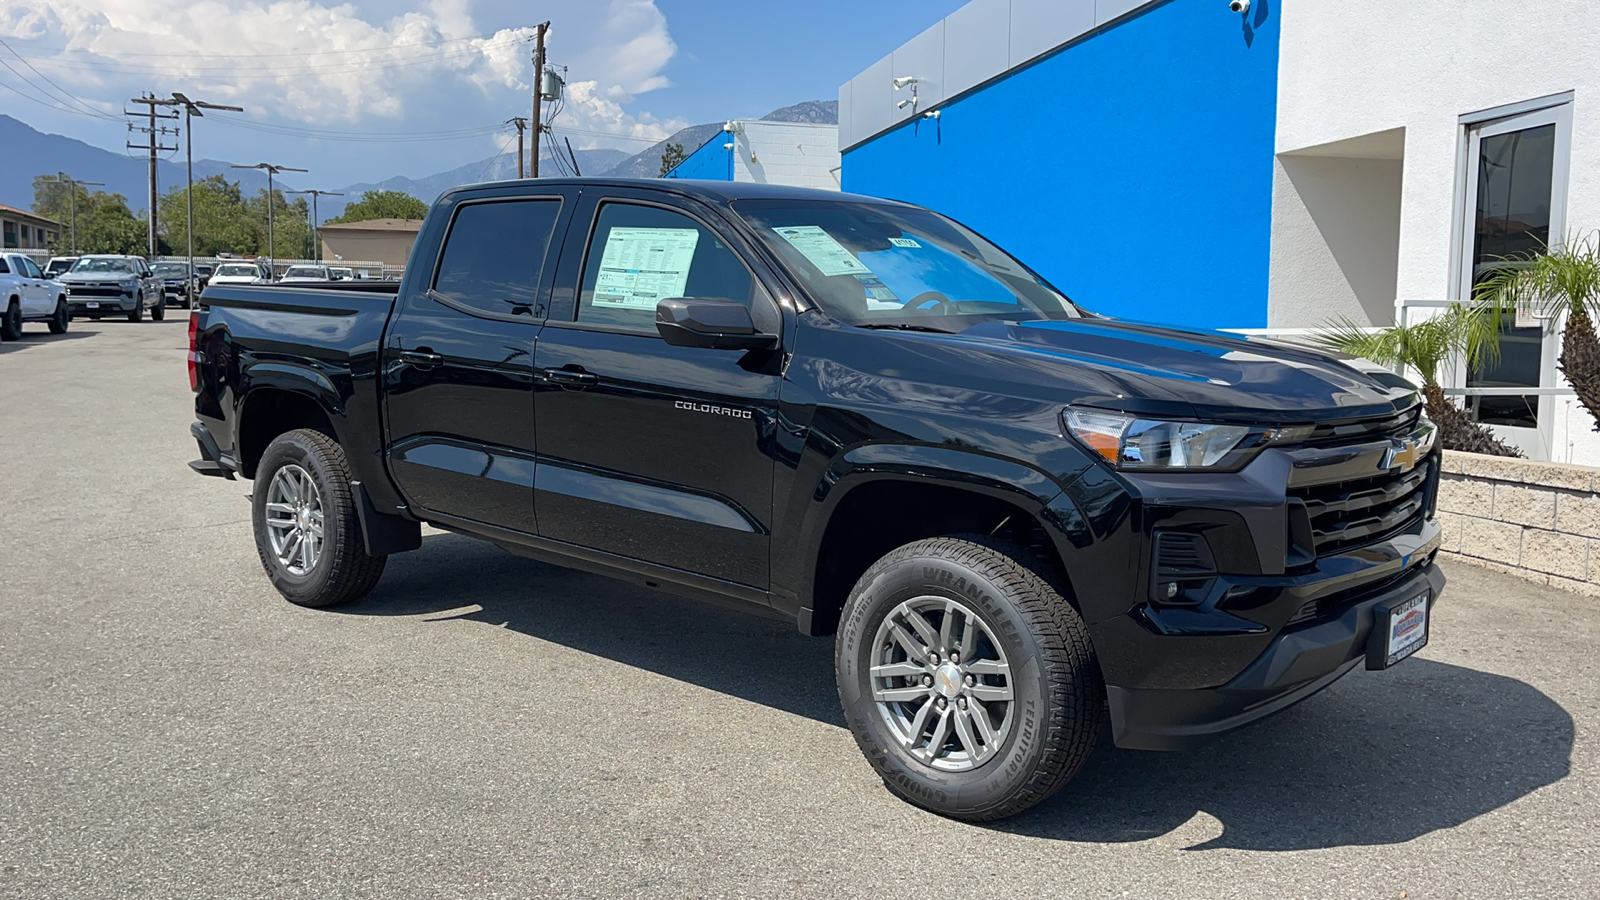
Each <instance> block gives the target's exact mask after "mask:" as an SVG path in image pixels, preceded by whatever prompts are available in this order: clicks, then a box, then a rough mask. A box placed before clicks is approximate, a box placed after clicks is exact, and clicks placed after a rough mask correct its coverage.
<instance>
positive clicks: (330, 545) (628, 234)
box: [189, 179, 1444, 820]
mask: <svg viewBox="0 0 1600 900" xmlns="http://www.w3.org/2000/svg"><path fill="white" fill-rule="evenodd" d="M190 333H191V353H190V364H189V375H190V380H191V385H192V387H193V388H194V390H195V392H196V402H195V411H196V413H197V415H198V419H199V420H198V421H197V422H195V423H193V425H192V433H193V435H194V437H195V438H196V439H197V441H198V442H199V445H200V453H201V457H202V458H201V459H200V460H197V461H196V462H194V463H192V464H191V465H192V466H193V467H194V469H195V470H196V471H199V472H201V473H202V474H206V475H217V476H223V477H228V478H233V477H235V476H236V475H239V476H243V477H245V478H252V479H254V480H255V490H254V495H253V496H254V501H253V502H254V521H255V536H256V544H257V549H258V551H259V553H260V557H261V561H262V564H263V565H264V566H265V568H266V571H267V575H268V577H269V578H270V579H271V580H272V582H273V584H274V585H275V586H276V587H277V588H278V590H279V591H281V592H282V593H283V595H284V596H286V597H287V598H288V599H289V600H291V601H293V602H295V603H300V604H304V605H307V606H324V605H328V604H333V603H340V602H345V601H350V600H354V599H355V598H358V597H360V596H362V595H364V594H365V593H367V592H368V591H369V590H371V589H372V588H373V586H374V585H375V584H376V583H377V582H378V579H379V576H380V574H381V573H382V572H383V567H384V561H385V558H386V557H387V556H388V555H389V554H391V553H397V552H401V551H406V550H413V549H416V548H417V547H419V546H420V545H421V528H420V523H423V522H427V523H430V524H432V525H434V526H437V527H439V528H443V529H449V530H451V531H454V532H459V533H462V534H467V535H472V536H475V537H478V538H482V539H483V540H486V541H491V542H493V543H495V544H497V545H499V546H501V547H503V548H505V549H506V550H508V551H510V552H512V553H516V554H521V555H525V556H528V557H533V558H536V559H541V560H546V561H553V562H557V563H560V564H563V565H568V566H572V567H576V568H580V569H586V570H589V571H592V572H600V573H604V574H606V575H610V576H614V577H617V578H623V579H627V580H631V581H633V582H636V583H639V584H643V585H648V586H650V587H653V588H661V589H663V590H667V591H672V592H676V593H679V594H683V595H687V596H691V597H697V598H701V599H707V600H712V601H717V602H724V603H727V602H733V603H734V604H736V605H739V606H742V607H745V608H748V609H751V610H759V611H764V612H766V613H767V614H770V615H774V616H779V617H783V618H786V619H789V620H792V621H793V622H795V623H796V624H797V626H798V627H799V629H800V630H801V631H803V632H805V633H807V634H813V635H825V634H836V635H837V638H836V651H835V652H836V660H837V681H838V690H839V695H840V699H841V701H842V702H843V705H844V711H845V716H846V719H847V721H848V722H849V725H850V728H851V729H852V731H853V732H854V734H855V737H856V739H857V741H858V742H859V744H860V746H861V749H862V751H863V752H864V754H865V755H866V757H867V759H868V760H869V762H870V763H871V764H872V765H873V766H874V767H876V769H877V770H878V772H879V773H880V774H881V775H882V777H883V779H884V781H885V783H886V784H887V785H888V786H889V787H890V789H891V790H893V791H894V792H895V793H897V794H899V795H901V796H903V797H905V798H906V799H908V800H910V801H911V802H913V803H916V804H919V805H921V806H924V807H926V808H928V809H931V810H935V811H937V812H939V813H943V814H945V815H949V816H954V817H959V818H965V819H972V820H984V819H994V818H999V817H1001V816H1006V815H1009V814H1012V813H1015V812H1018V811H1020V810H1022V809H1025V808H1027V807H1029V806H1031V805H1032V804H1034V803H1037V802H1038V801H1040V800H1041V799H1043V798H1045V797H1047V796H1049V795H1050V794H1051V792H1052V791H1054V790H1055V789H1056V788H1058V787H1059V786H1060V785H1062V784H1063V783H1064V782H1065V781H1067V780H1068V779H1069V778H1071V777H1072V775H1073V774H1074V773H1075V772H1076V771H1077V770H1078V769H1079V767H1080V766H1081V765H1082V763H1083V762H1084V760H1085V759H1086V757H1087V756H1088V754H1089V753H1090V751H1091V749H1092V748H1093V747H1094V746H1095V743H1096V740H1097V736H1098V734H1099V733H1100V731H1101V729H1102V728H1104V727H1109V728H1110V729H1111V736H1112V738H1113V739H1114V740H1115V742H1116V743H1117V744H1118V745H1119V746H1123V747H1136V748H1146V749H1176V748H1180V747H1183V746H1186V745H1189V744H1192V743H1194V742H1195V741H1197V740H1199V739H1202V738H1204V737H1205V736H1207V735H1210V734H1213V733H1215V732H1219V731H1222V730H1225V729H1229V728H1233V727H1235V726H1238V725H1242V724H1244V723H1247V722H1251V721H1254V720H1256V719H1259V718H1261V717H1263V716H1266V715H1268V714H1270V713H1273V712H1275V711H1277V710H1281V709H1283V708H1284V707H1286V706H1288V705H1290V704H1292V703H1295V702H1296V701H1299V700H1302V699H1304V698H1306V697H1308V696H1310V695H1311V694H1313V693H1315V692H1317V691H1318V690H1320V689H1321V688H1323V687H1325V686H1327V685H1328V684H1330V683H1331V682H1333V681H1334V680H1335V679H1337V678H1339V677H1340V676H1342V675H1344V674H1346V673H1347V672H1349V671H1351V670H1352V669H1353V668H1356V667H1357V666H1361V665H1365V666H1366V667H1367V668H1370V669H1381V668H1386V667H1388V666H1390V665H1393V664H1394V663H1396V662H1398V661H1399V660H1400V659H1403V658H1404V657H1406V656H1408V655H1409V654H1410V653H1412V652H1414V651H1415V650H1416V649H1418V648H1419V647H1421V646H1422V645H1423V644H1424V643H1426V641H1427V634H1428V616H1429V609H1430V606H1431V604H1432V603H1433V601H1434V600H1435V599H1436V598H1437V597H1438V595H1439V592H1440V590H1441V589H1442V587H1443V585H1444V578H1443V576H1442V575H1441V574H1440V571H1439V568H1438V567H1437V566H1436V565H1435V563H1434V555H1435V552H1436V550H1437V549H1438V547H1439V526H1438V524H1437V523H1436V521H1435V519H1434V514H1433V509H1434V503H1435V496H1436V493H1437V482H1438V475H1439V456H1438V452H1437V451H1436V450H1435V448H1434V431H1433V427H1432V425H1431V424H1430V423H1429V422H1428V421H1427V420H1426V419H1425V418H1423V417H1422V414H1421V407H1420V405H1419V402H1418V397H1417V394H1416V392H1415V390H1414V389H1412V388H1411V387H1410V386H1409V385H1406V384H1404V383H1403V382H1400V381H1399V380H1398V379H1392V378H1390V379H1383V378H1375V377H1372V376H1369V375H1367V374H1363V373H1362V372H1361V371H1358V370H1357V369H1355V368H1352V367H1351V366H1349V365H1346V364H1345V363H1343V362H1340V361H1337V360H1335V359H1332V358H1329V357H1326V356H1323V355H1321V354H1318V353H1314V352H1310V351H1307V350H1303V349H1296V348H1294V347H1290V346H1285V345H1279V344H1275V343H1271V342H1267V341H1262V340H1245V339H1242V338H1239V337H1236V336H1229V335H1224V334H1220V333H1214V332H1196V331H1187V330H1178V329H1172V328H1162V327H1157V326H1152V325H1145V324H1138V323H1134V322H1128V321H1119V320H1117V319H1112V318H1106V317H1102V316H1097V315H1094V314H1092V313H1090V312H1087V311H1085V310H1083V309H1081V308H1079V307H1078V306H1076V305H1075V304H1073V302H1072V301H1070V300H1068V299H1067V297H1066V296H1065V295H1064V294H1063V293H1061V292H1060V291H1058V290H1057V289H1055V288H1054V287H1052V286H1051V285H1050V284H1048V283H1046V282H1045V281H1044V280H1043V279H1041V278H1040V277H1039V276H1038V275H1036V274H1035V273H1034V272H1032V271H1031V270H1030V269H1028V267H1026V266H1025V265H1023V264H1022V263H1020V262H1018V261H1017V260H1016V259H1014V258H1013V257H1011V256H1009V255H1008V254H1006V253H1005V252H1004V251H1003V250H1001V249H1000V248H998V247H996V246H995V245H994V244H992V243H990V242H988V241H986V240H985V239H983V238H982V237H980V236H978V235H977V234H975V233H973V232H972V231H970V230H968V229H967V228H965V227H963V226H962V225H960V224H958V223H956V222H954V221H952V220H950V219H948V218H945V217H943V216H940V215H938V214H937V213H934V212H930V211H928V210H926V209H922V208H920V207H915V206H910V205H906V204H901V203H893V202H889V201H884V200H876V199H872V198H868V197H859V196H851V195H848V194H837V193H826V192H819V191H805V190H797V189H787V188H775V187H770V186H760V185H745V184H727V183H696V182H691V181H625V180H603V179H574V180H554V179H550V180H545V179H540V180H533V181H516V182H507V183H501V184H489V185H478V186H471V187H463V188H459V189H456V190H453V191H450V192H449V193H447V194H445V195H444V196H443V197H442V198H440V199H439V201H438V202H437V203H436V204H435V205H434V207H433V209H432V210H431V211H430V212H429V214H428V217H427V219H426V221H425V222H424V223H423V226H422V230H421V233H420V234H419V235H418V238H417V241H416V245H415V248H414V249H413V250H412V253H411V259H410V262H409V264H408V265H407V267H406V270H405V277H404V280H403V281H402V282H400V284H399V285H398V286H395V285H392V284H383V283H368V282H339V283H329V284H321V285H298V284H297V285H294V286H267V285H263V286H213V287H211V288H209V289H208V290H207V291H206V292H205V293H204V295H203V297H202V308H201V309H199V310H198V311H197V312H196V313H195V314H194V316H193V317H192V319H191V325H190Z"/></svg>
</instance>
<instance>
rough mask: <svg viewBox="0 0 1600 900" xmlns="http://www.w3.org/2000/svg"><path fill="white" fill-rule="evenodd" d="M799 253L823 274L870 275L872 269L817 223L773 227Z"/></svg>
mask: <svg viewBox="0 0 1600 900" xmlns="http://www.w3.org/2000/svg"><path fill="white" fill-rule="evenodd" d="M772 230H773V231H776V232H777V233H778V234H779V235H780V236H781V237H782V238H783V239H784V240H786V241H788V242H789V244H790V246H792V247H794V248H795V249H796V250H799V251H800V255H802V256H804V257H805V258H806V259H808V260H810V261H811V264H812V265H814V266H816V267H817V269H818V270H819V271H821V272H822V274H824V275H871V274H872V270H871V269H869V268H867V267H866V266H864V265H862V264H861V261H860V260H858V259H856V258H855V257H854V256H851V255H850V251H849V250H846V249H845V248H844V245H843V244H841V243H839V242H838V241H836V240H834V239H833V235H831V234H829V233H827V232H826V231H823V230H822V228H821V227H820V226H817V225H785V226H783V227H781V228H774V229H772Z"/></svg>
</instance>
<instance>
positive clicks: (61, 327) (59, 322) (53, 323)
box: [50, 297, 72, 334]
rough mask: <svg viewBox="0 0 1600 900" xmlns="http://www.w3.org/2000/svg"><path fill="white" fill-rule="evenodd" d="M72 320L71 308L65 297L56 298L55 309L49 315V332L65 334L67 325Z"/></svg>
mask: <svg viewBox="0 0 1600 900" xmlns="http://www.w3.org/2000/svg"><path fill="white" fill-rule="evenodd" d="M71 322H72V309H71V307H69V306H67V298H65V297H57V298H56V311H55V312H54V313H52V314H51V316H50V333H51V334H66V333H67V326H68V325H69V324H71Z"/></svg>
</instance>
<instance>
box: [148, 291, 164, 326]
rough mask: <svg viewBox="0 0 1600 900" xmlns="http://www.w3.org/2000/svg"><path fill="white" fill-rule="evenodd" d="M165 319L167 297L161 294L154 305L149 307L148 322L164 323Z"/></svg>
mask: <svg viewBox="0 0 1600 900" xmlns="http://www.w3.org/2000/svg"><path fill="white" fill-rule="evenodd" d="M166 318H167V295H166V294H162V295H161V297H160V299H158V300H156V305H155V306H152V307H150V320H151V321H153V322H161V321H164V320H165V319H166Z"/></svg>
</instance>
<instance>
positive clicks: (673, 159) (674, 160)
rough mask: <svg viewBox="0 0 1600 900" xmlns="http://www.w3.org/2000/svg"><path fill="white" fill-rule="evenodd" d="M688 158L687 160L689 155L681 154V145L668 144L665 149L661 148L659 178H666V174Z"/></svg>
mask: <svg viewBox="0 0 1600 900" xmlns="http://www.w3.org/2000/svg"><path fill="white" fill-rule="evenodd" d="M688 158H689V154H687V153H685V152H683V145H682V144H668V145H666V146H665V147H662V148H661V177H662V178H665V177H667V173H668V172H671V171H672V170H673V169H676V168H677V167H678V164H679V163H681V162H683V161H684V160H686V159H688Z"/></svg>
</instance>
